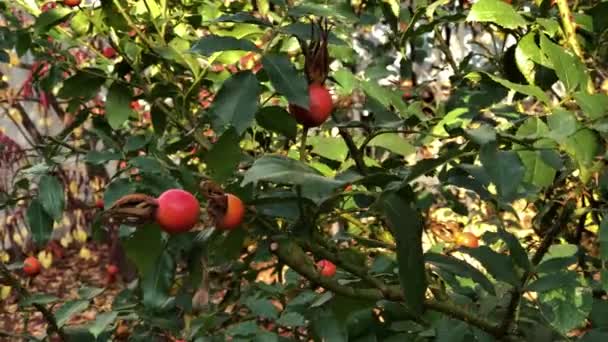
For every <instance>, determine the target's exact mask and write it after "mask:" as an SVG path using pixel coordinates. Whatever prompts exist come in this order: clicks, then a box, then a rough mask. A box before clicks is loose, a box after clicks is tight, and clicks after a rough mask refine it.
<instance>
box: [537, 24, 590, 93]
mask: <svg viewBox="0 0 608 342" xmlns="http://www.w3.org/2000/svg"><path fill="white" fill-rule="evenodd" d="M540 48H541V50H542V51H543V52H544V53H545V54H546V55H547V57H548V59H549V61H550V62H551V65H552V66H553V69H554V70H555V73H556V74H557V77H558V78H559V79H560V81H562V83H564V86H565V87H566V90H567V91H568V92H570V93H572V92H574V91H576V90H577V89H578V88H583V89H584V88H585V87H586V86H587V82H588V80H589V76H588V75H587V71H586V68H585V65H584V64H582V62H581V61H580V60H579V59H578V58H577V57H576V56H574V55H573V54H571V53H570V52H568V51H566V49H564V48H563V47H561V46H559V45H557V44H555V43H553V42H551V41H550V40H549V38H547V37H546V36H545V35H544V34H543V35H541V37H540Z"/></svg>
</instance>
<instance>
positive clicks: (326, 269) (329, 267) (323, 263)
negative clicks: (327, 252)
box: [317, 259, 336, 277]
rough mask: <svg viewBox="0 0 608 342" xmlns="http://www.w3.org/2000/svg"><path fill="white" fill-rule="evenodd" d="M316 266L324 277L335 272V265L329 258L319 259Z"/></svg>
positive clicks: (331, 275) (330, 275)
mask: <svg viewBox="0 0 608 342" xmlns="http://www.w3.org/2000/svg"><path fill="white" fill-rule="evenodd" d="M317 268H318V269H319V273H321V275H322V276H324V277H333V276H334V275H335V274H336V265H334V263H333V262H331V261H329V260H325V259H323V260H319V262H317Z"/></svg>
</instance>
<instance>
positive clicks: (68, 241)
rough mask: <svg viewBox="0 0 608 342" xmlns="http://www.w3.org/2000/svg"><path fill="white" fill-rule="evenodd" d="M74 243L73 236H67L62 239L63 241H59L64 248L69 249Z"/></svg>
mask: <svg viewBox="0 0 608 342" xmlns="http://www.w3.org/2000/svg"><path fill="white" fill-rule="evenodd" d="M72 241H74V239H72V235H71V234H65V236H64V237H62V238H61V241H59V242H60V243H61V245H62V246H63V248H68V246H69V245H70V244H71V243H72Z"/></svg>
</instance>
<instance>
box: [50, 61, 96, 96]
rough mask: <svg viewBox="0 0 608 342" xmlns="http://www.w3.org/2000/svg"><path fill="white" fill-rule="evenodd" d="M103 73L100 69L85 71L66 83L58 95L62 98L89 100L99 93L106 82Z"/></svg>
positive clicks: (77, 73) (64, 82) (81, 71)
mask: <svg viewBox="0 0 608 342" xmlns="http://www.w3.org/2000/svg"><path fill="white" fill-rule="evenodd" d="M101 75H103V71H102V70H99V69H92V68H89V69H84V70H80V71H78V72H76V74H75V75H74V76H72V77H70V78H68V79H66V80H65V81H63V86H62V87H61V89H60V90H59V93H58V94H57V96H58V97H61V98H84V99H89V98H91V97H93V96H94V95H95V94H97V92H98V91H99V88H100V87H101V86H102V85H103V84H104V82H105V81H106V79H105V77H102V76H101Z"/></svg>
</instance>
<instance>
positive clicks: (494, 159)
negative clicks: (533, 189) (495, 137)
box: [480, 145, 525, 201]
mask: <svg viewBox="0 0 608 342" xmlns="http://www.w3.org/2000/svg"><path fill="white" fill-rule="evenodd" d="M480 160H481V164H482V165H483V167H484V169H485V170H486V172H487V173H488V175H489V176H490V178H491V179H492V183H494V184H495V185H496V188H497V191H498V195H499V196H500V197H502V198H503V199H504V200H506V201H510V200H511V199H513V198H515V196H516V195H517V188H518V187H519V185H520V184H521V182H522V180H523V178H524V175H525V169H524V166H523V164H522V162H521V160H520V159H519V156H518V155H517V153H516V152H513V151H498V150H497V149H496V146H493V145H484V146H483V147H482V149H481V153H480Z"/></svg>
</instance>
